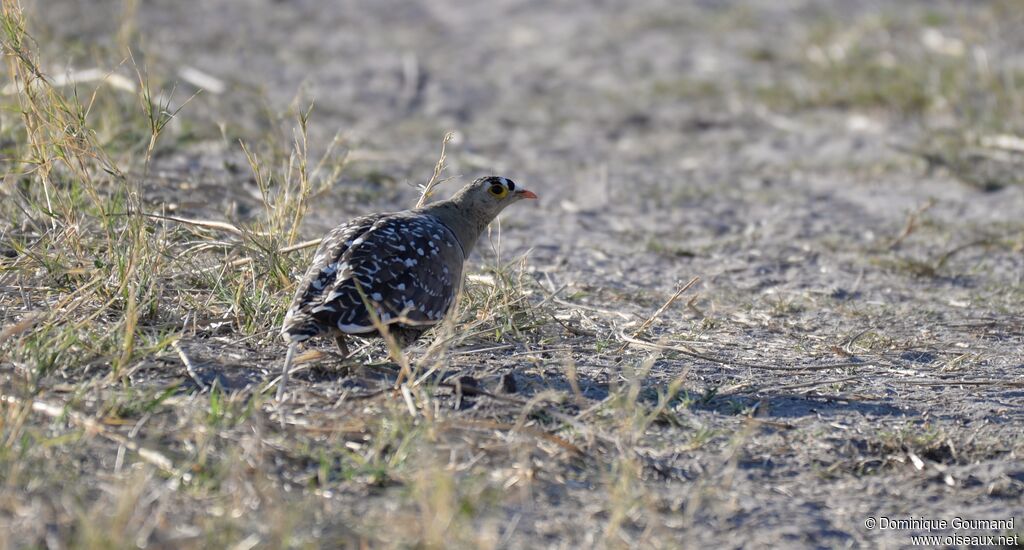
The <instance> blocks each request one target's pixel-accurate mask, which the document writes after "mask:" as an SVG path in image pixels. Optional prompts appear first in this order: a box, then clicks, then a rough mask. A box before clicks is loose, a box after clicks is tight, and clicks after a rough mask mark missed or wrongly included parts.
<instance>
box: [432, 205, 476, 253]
mask: <svg viewBox="0 0 1024 550" xmlns="http://www.w3.org/2000/svg"><path fill="white" fill-rule="evenodd" d="M423 212H424V213H426V214H430V215H432V216H434V217H435V218H437V219H439V220H441V223H443V224H445V225H446V226H448V229H451V230H452V233H454V234H455V238H456V239H458V240H459V244H461V245H462V250H463V251H464V252H465V253H466V257H467V258H468V257H469V254H470V253H471V252H472V251H473V247H474V246H476V241H477V240H478V239H479V238H480V234H481V233H483V231H484V229H486V228H487V224H489V223H490V222H491V220H490V219H484V218H483V217H481V216H479V215H474V214H475V213H474V212H472V211H470V210H469V209H468V208H466V205H464V204H462V203H461V201H459V200H458V197H453V198H451V199H449V200H446V201H440V202H436V203H434V204H431V205H429V206H427V207H425V208H424V209H423Z"/></svg>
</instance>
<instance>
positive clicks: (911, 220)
mask: <svg viewBox="0 0 1024 550" xmlns="http://www.w3.org/2000/svg"><path fill="white" fill-rule="evenodd" d="M933 206H935V199H928V201H926V202H925V203H924V204H923V205H921V207H920V208H918V209H917V210H915V211H913V212H911V213H910V215H908V216H907V224H906V225H905V226H904V227H903V231H901V232H900V234H899V235H898V236H897V237H896V238H895V239H893V240H892V242H890V243H889V247H888V248H889V250H894V249H895V248H896V247H897V246H899V245H900V243H902V242H903V241H904V240H905V239H906V238H907V237H909V236H910V234H911V233H913V232H914V230H915V229H917V218H918V217H919V216H921V214H924V213H925V212H926V211H928V210H929V209H930V208H931V207H933Z"/></svg>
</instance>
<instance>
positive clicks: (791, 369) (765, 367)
mask: <svg viewBox="0 0 1024 550" xmlns="http://www.w3.org/2000/svg"><path fill="white" fill-rule="evenodd" d="M619 338H622V339H623V340H625V341H626V342H628V343H630V344H633V345H636V346H639V347H642V348H648V349H656V350H662V351H674V352H677V353H681V354H683V355H687V356H689V357H693V358H695V359H703V360H705V361H710V362H712V363H717V364H719V365H724V366H727V367H737V368H746V369H760V370H774V371H785V372H811V371H819V370H829V369H841V368H847V367H868V366H871V365H872V364H873V363H870V362H868V363H858V362H848V363H833V364H831V365H812V366H808V367H795V368H794V367H776V366H772V365H755V364H754V363H745V362H743V361H733V360H728V359H721V358H718V357H715V356H713V355H707V354H705V353H701V352H699V351H697V350H695V349H692V348H688V347H682V346H670V345H666V344H655V343H654V342H647V341H644V340H638V339H636V338H630V337H629V336H626V335H625V334H624V333H619Z"/></svg>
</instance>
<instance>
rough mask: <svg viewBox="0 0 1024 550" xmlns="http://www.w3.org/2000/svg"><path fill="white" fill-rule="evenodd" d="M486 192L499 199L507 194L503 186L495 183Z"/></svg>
mask: <svg viewBox="0 0 1024 550" xmlns="http://www.w3.org/2000/svg"><path fill="white" fill-rule="evenodd" d="M488 192H490V193H491V194H492V195H494V196H495V197H498V198H499V199H500V198H502V197H504V196H505V195H507V194H508V189H505V186H504V185H501V184H498V183H495V184H494V185H492V186H491V188H490V189H488Z"/></svg>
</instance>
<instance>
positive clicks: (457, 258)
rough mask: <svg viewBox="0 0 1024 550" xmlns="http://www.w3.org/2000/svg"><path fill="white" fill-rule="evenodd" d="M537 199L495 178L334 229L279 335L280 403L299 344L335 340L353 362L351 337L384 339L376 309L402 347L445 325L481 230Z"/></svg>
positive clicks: (529, 193)
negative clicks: (282, 345)
mask: <svg viewBox="0 0 1024 550" xmlns="http://www.w3.org/2000/svg"><path fill="white" fill-rule="evenodd" d="M535 198H537V195H535V194H533V193H532V192H530V191H527V190H526V189H517V188H516V184H515V183H514V182H512V180H510V179H508V178H502V177H497V176H489V177H484V178H480V179H478V180H476V181H474V182H473V183H470V184H469V185H467V186H465V187H463V188H462V189H461V190H460V191H459V192H458V193H456V194H455V195H454V196H453V197H452V198H450V199H448V200H445V201H439V202H436V203H433V204H429V205H427V206H425V207H423V208H417V209H414V210H403V211H401V212H392V213H382V214H371V215H369V216H363V217H360V218H356V219H354V220H352V221H350V222H348V223H345V224H342V225H339V226H338V227H335V228H334V229H333V230H331V231H330V232H329V233H328V234H327V235H326V236H324V239H323V241H322V242H321V243H320V247H319V248H318V249H317V251H316V254H315V255H314V256H313V263H312V264H310V266H309V269H308V270H307V271H306V275H305V276H304V277H303V278H302V280H301V281H300V282H299V285H298V288H297V289H296V291H295V298H293V299H292V304H291V306H290V307H289V308H288V313H287V315H285V319H284V326H283V327H282V328H281V336H283V337H284V339H285V340H286V341H287V342H288V354H287V356H286V357H285V364H284V370H283V372H282V374H281V381H280V382H279V384H278V391H277V397H278V399H281V398H282V397H283V396H284V388H285V383H286V382H287V379H288V370H289V368H290V367H291V362H292V358H293V357H294V355H295V350H296V348H297V346H298V344H299V343H301V342H304V341H306V340H308V339H310V338H312V337H314V336H320V335H331V336H334V337H335V342H336V343H337V345H338V348H339V349H340V350H341V352H342V354H344V355H346V356H347V355H348V346H347V345H346V342H345V337H346V336H347V335H358V336H380V333H379V332H378V330H377V328H376V325H375V323H374V320H373V318H372V316H371V312H370V308H372V309H373V314H375V315H376V317H377V320H378V322H379V323H381V324H383V325H384V326H386V327H387V331H388V333H389V334H391V335H392V336H394V337H395V340H396V341H397V343H398V344H399V345H400V346H406V345H408V344H410V343H412V342H413V341H415V340H416V338H418V337H419V336H420V334H422V333H423V332H424V331H426V330H427V329H428V328H430V327H431V326H432V325H435V324H437V323H439V322H440V321H441V320H442V319H443V318H444V316H445V315H446V314H447V313H448V310H449V308H451V306H452V303H454V301H455V294H456V293H457V292H458V289H459V286H460V284H461V282H462V265H463V263H464V262H465V261H466V258H467V257H469V254H470V252H472V250H473V246H474V245H475V244H476V241H477V239H478V238H479V237H480V234H481V233H483V230H484V229H485V228H486V227H487V225H488V224H490V223H491V221H492V220H493V219H494V218H495V216H497V215H498V213H500V212H501V211H502V210H503V209H504V208H505V207H507V206H508V205H510V204H512V203H514V202H517V201H519V200H522V199H535ZM367 306H369V308H368V307H367Z"/></svg>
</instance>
